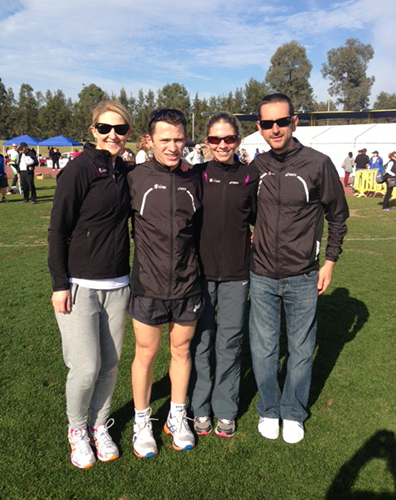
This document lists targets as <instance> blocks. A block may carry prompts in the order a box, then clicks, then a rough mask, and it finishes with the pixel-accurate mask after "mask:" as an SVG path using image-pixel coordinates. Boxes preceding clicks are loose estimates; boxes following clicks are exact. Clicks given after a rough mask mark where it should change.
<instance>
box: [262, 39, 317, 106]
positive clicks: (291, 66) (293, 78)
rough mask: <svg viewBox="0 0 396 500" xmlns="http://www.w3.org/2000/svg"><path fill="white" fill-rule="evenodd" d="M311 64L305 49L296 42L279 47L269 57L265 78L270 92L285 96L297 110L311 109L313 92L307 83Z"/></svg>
mask: <svg viewBox="0 0 396 500" xmlns="http://www.w3.org/2000/svg"><path fill="white" fill-rule="evenodd" d="M311 69H312V64H311V63H310V61H309V59H308V57H307V53H306V50H305V47H303V46H302V45H300V44H299V43H298V42H296V41H292V42H290V43H286V44H284V45H282V46H281V47H279V48H278V49H277V50H276V52H275V54H274V55H273V56H272V57H271V66H270V67H269V69H268V72H267V75H266V77H265V82H266V83H267V84H268V86H269V91H270V92H276V93H278V92H279V93H282V94H286V95H287V96H288V97H289V98H290V99H291V101H292V103H293V104H294V107H295V108H296V110H297V109H311V108H312V104H313V90H312V87H311V85H310V83H309V77H310V76H311Z"/></svg>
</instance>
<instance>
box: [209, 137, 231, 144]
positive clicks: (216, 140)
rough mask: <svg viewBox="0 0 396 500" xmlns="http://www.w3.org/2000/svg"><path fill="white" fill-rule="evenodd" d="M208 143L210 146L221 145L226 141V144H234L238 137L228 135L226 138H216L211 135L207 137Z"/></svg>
mask: <svg viewBox="0 0 396 500" xmlns="http://www.w3.org/2000/svg"><path fill="white" fill-rule="evenodd" d="M207 140H208V142H210V144H220V142H221V141H224V142H225V143H226V144H233V143H234V142H236V141H237V140H238V136H237V135H227V136H226V137H215V136H213V135H210V136H209V137H207Z"/></svg>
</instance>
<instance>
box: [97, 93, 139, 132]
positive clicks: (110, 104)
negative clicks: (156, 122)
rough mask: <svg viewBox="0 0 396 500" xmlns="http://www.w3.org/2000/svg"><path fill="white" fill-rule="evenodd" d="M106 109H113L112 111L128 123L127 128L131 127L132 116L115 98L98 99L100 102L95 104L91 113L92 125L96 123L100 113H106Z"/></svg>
mask: <svg viewBox="0 0 396 500" xmlns="http://www.w3.org/2000/svg"><path fill="white" fill-rule="evenodd" d="M107 111H113V113H118V114H119V115H120V116H122V117H123V118H124V120H125V123H127V124H128V125H129V128H132V118H131V115H130V114H129V113H128V111H127V109H126V108H125V106H123V105H122V104H121V103H120V102H119V101H116V100H115V99H112V100H109V101H100V103H99V104H98V105H97V106H96V108H95V109H94V110H93V113H92V125H95V123H98V120H99V117H100V115H102V114H103V113H106V112H107Z"/></svg>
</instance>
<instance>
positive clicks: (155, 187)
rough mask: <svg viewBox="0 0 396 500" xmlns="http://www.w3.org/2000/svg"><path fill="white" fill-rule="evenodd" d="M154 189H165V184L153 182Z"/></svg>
mask: <svg viewBox="0 0 396 500" xmlns="http://www.w3.org/2000/svg"><path fill="white" fill-rule="evenodd" d="M153 188H154V189H166V186H164V185H163V184H154V186H153Z"/></svg>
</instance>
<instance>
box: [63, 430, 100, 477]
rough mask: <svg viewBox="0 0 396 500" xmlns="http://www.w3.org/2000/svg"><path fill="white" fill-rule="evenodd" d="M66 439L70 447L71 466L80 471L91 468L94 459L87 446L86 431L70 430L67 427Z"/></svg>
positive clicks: (87, 437)
mask: <svg viewBox="0 0 396 500" xmlns="http://www.w3.org/2000/svg"><path fill="white" fill-rule="evenodd" d="M67 437H68V439H69V443H70V446H71V461H72V464H73V465H75V466H76V467H79V468H80V469H89V468H90V467H92V466H93V464H94V463H95V462H96V459H95V455H94V454H93V451H92V448H91V446H90V444H89V436H88V432H87V429H72V428H71V427H69V432H68V436H67Z"/></svg>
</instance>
